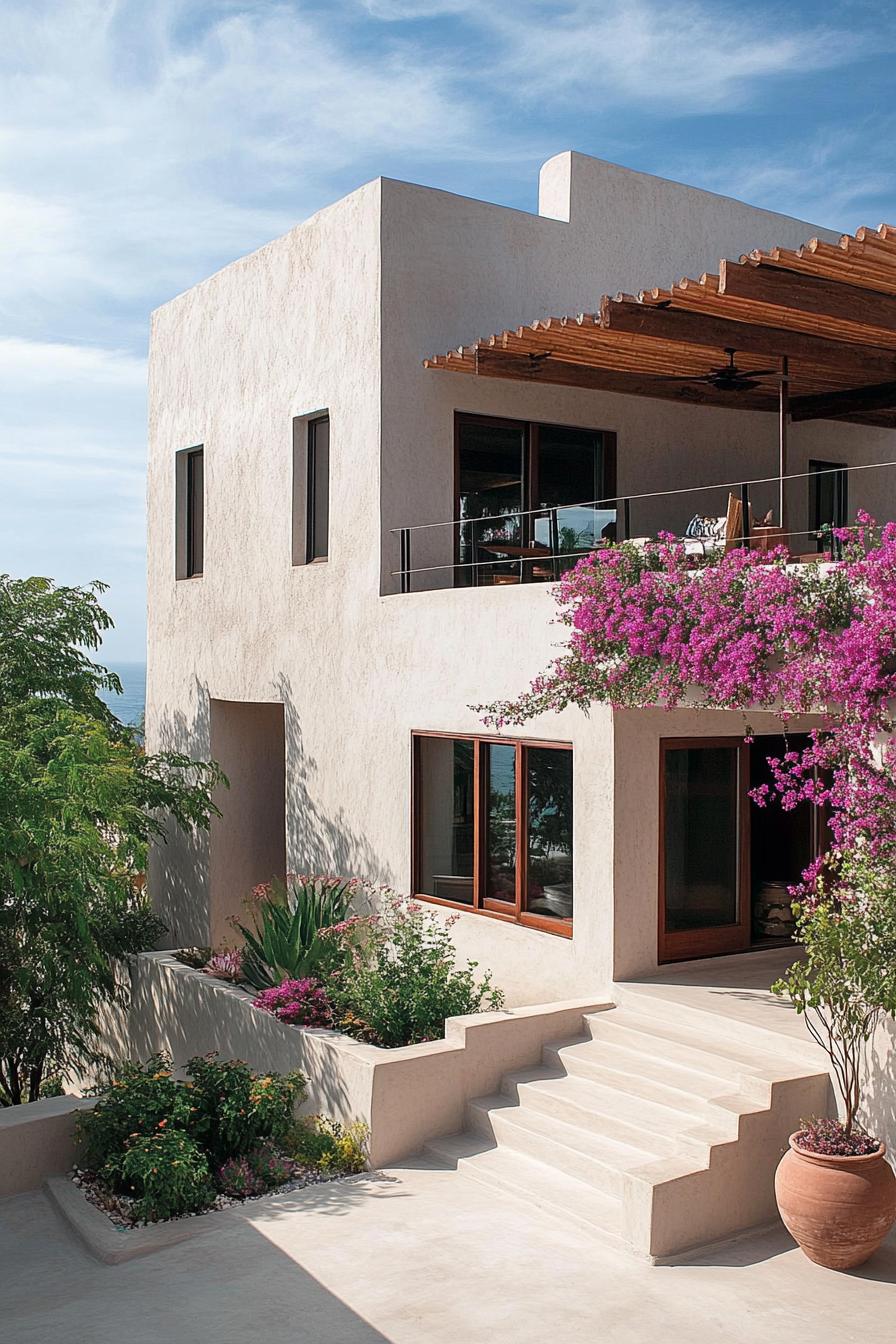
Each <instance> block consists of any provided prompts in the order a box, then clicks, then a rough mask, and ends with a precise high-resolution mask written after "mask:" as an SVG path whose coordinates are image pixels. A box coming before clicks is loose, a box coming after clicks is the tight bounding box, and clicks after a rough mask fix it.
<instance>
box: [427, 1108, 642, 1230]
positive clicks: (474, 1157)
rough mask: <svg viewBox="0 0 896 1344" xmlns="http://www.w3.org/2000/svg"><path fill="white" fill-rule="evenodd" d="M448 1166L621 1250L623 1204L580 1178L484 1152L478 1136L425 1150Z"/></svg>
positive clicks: (498, 1151)
mask: <svg viewBox="0 0 896 1344" xmlns="http://www.w3.org/2000/svg"><path fill="white" fill-rule="evenodd" d="M424 1152H425V1154H426V1155H427V1156H428V1157H431V1158H434V1159H435V1160H436V1161H437V1162H439V1163H441V1164H442V1165H444V1166H449V1167H456V1168H457V1170H458V1171H460V1172H463V1174H464V1175H465V1176H468V1177H470V1178H471V1179H472V1180H475V1181H478V1182H480V1183H481V1184H483V1185H486V1186H490V1187H491V1188H493V1189H497V1190H501V1191H503V1192H505V1193H507V1194H510V1195H514V1196H515V1197H516V1198H517V1199H521V1200H523V1201H525V1202H526V1203H527V1204H534V1205H535V1207H536V1208H540V1209H544V1210H545V1211H546V1212H547V1213H551V1214H553V1215H554V1216H556V1217H558V1218H561V1219H563V1221H565V1222H573V1223H575V1224H577V1225H578V1226H579V1227H582V1228H584V1229H585V1230H587V1231H588V1232H590V1233H592V1234H593V1235H595V1236H597V1237H599V1238H600V1239H601V1240H603V1241H606V1242H607V1243H608V1244H610V1245H614V1246H617V1247H619V1246H621V1244H622V1242H621V1236H622V1231H621V1222H622V1206H621V1204H620V1201H619V1200H618V1199H616V1198H614V1197H613V1196H611V1195H608V1194H606V1193H605V1192H603V1191H601V1190H597V1189H595V1188H594V1187H593V1186H591V1185H588V1184H586V1183H585V1182H584V1181H581V1180H579V1179H578V1178H577V1177H575V1176H568V1175H566V1174H565V1173H564V1172H562V1171H558V1170H557V1169H556V1168H555V1167H551V1166H546V1165H545V1163H543V1162H539V1161H538V1160H537V1159H536V1158H533V1157H529V1156H527V1155H526V1154H524V1153H521V1152H517V1151H514V1150H512V1149H509V1148H504V1147H483V1139H482V1138H481V1137H480V1136H479V1135H472V1134H470V1133H466V1134H451V1135H448V1136H447V1137H445V1138H439V1139H432V1140H431V1141H430V1142H429V1143H428V1144H427V1145H426V1147H425V1149H424Z"/></svg>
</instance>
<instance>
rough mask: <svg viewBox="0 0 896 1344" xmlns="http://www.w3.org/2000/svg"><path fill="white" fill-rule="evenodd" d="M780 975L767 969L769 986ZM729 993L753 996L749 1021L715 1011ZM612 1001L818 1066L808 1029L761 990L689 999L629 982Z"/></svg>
mask: <svg viewBox="0 0 896 1344" xmlns="http://www.w3.org/2000/svg"><path fill="white" fill-rule="evenodd" d="M779 971H780V967H776V968H774V969H772V968H770V969H769V971H768V980H769V983H771V981H772V980H774V979H775V978H776V976H777V974H778V973H779ZM731 995H735V996H737V997H738V998H743V997H745V998H746V999H748V1000H749V999H750V998H751V997H754V996H755V997H756V998H757V1005H756V1009H757V1010H756V1011H754V1012H753V1013H752V1014H751V1015H750V1016H749V1017H746V1016H745V1015H744V1014H742V1013H739V1014H737V1015H731V1014H730V1013H727V1012H725V1011H721V1010H720V1011H714V1009H724V1006H725V1004H726V1002H730V998H731ZM613 997H614V999H615V1001H616V1006H617V1008H618V1009H628V1010H630V1011H632V1012H634V1013H637V1014H638V1015H639V1016H641V1017H649V1018H651V1019H654V1020H657V1021H660V1022H668V1021H674V1022H677V1023H679V1024H680V1025H682V1026H692V1027H695V1028H697V1029H698V1030H700V1031H706V1030H707V1029H708V1030H710V1031H711V1033H712V1035H713V1037H714V1038H719V1037H729V1038H731V1039H732V1040H740V1041H746V1042H750V1043H752V1044H753V1045H758V1046H761V1047H762V1048H764V1049H766V1050H769V1051H771V1052H772V1053H774V1054H776V1055H780V1056H783V1057H784V1058H786V1059H789V1060H790V1061H792V1062H799V1061H802V1062H804V1063H810V1064H811V1063H813V1062H817V1060H818V1059H819V1056H820V1051H819V1047H818V1046H817V1045H816V1044H815V1043H814V1041H813V1040H812V1039H811V1037H810V1036H809V1033H808V1031H806V1030H805V1028H802V1027H800V1024H799V1020H798V1018H797V1017H796V1014H795V1013H794V1012H793V1009H792V1008H791V1007H790V1005H789V1004H788V1003H787V1001H786V1000H784V999H777V998H774V997H773V996H771V995H769V994H767V993H765V992H763V991H760V990H754V991H751V990H743V991H737V990H726V989H723V988H720V989H717V990H709V991H707V992H706V993H705V994H701V995H699V996H698V997H696V998H694V999H693V1000H689V999H687V998H685V997H683V996H682V995H681V994H678V995H676V994H675V993H670V992H669V991H666V992H664V991H663V987H662V985H661V984H656V983H649V984H641V983H639V982H638V981H628V982H623V983H622V984H617V985H614V987H613ZM749 1006H750V1005H748V1007H749ZM760 1009H761V1011H759V1010H760ZM778 1024H780V1026H779V1025H778ZM785 1028H786V1029H785Z"/></svg>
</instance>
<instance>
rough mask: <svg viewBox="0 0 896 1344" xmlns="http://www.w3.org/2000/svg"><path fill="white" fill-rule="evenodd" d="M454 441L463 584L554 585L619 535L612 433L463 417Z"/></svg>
mask: <svg viewBox="0 0 896 1344" xmlns="http://www.w3.org/2000/svg"><path fill="white" fill-rule="evenodd" d="M456 438H457V450H456V462H457V465H456V502H455V510H456V512H455V517H456V519H457V521H458V522H460V524H461V526H460V527H459V528H458V546H457V561H458V565H459V568H458V570H457V582H458V584H459V585H461V586H468V585H470V584H503V583H520V582H531V581H538V580H543V579H551V578H557V577H558V576H559V573H561V572H562V571H563V570H564V569H568V568H570V567H571V566H572V565H573V564H574V563H575V561H576V559H577V557H578V556H579V555H581V554H584V553H585V552H587V551H590V550H593V549H594V547H595V546H596V545H597V544H599V542H600V541H601V540H603V539H604V537H605V536H613V537H615V524H616V511H615V499H614V496H615V492H616V436H615V434H612V433H610V432H609V431H607V430H593V429H578V428H575V427H572V426H564V425H540V424H529V423H526V422H524V421H520V420H499V419H495V418H493V417H488V416H472V415H458V417H457V422H456ZM600 503H605V504H606V506H607V507H605V508H596V507H593V506H594V505H596V504H600Z"/></svg>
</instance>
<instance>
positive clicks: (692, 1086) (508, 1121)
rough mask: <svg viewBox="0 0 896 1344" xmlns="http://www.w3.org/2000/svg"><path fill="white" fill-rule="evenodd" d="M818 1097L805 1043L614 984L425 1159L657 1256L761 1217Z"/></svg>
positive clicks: (817, 1070)
mask: <svg viewBox="0 0 896 1344" xmlns="http://www.w3.org/2000/svg"><path fill="white" fill-rule="evenodd" d="M831 1105H832V1095H831V1088H830V1080H829V1077H828V1073H827V1071H826V1069H825V1066H824V1062H823V1060H822V1058H821V1056H820V1053H819V1052H818V1051H816V1050H815V1048H814V1047H813V1046H811V1044H810V1043H808V1042H807V1043H806V1044H805V1045H804V1044H803V1043H802V1042H800V1041H796V1040H792V1039H790V1038H787V1037H782V1036H780V1035H778V1034H777V1033H774V1032H772V1031H768V1030H765V1029H763V1028H759V1027H755V1026H752V1025H748V1024H745V1023H743V1022H739V1021H733V1020H731V1019H725V1018H720V1017H719V1016H717V1015H716V1014H713V1013H710V1012H704V1011H701V1010H698V1009H693V1008H690V1007H687V1006H684V1005H681V1004H675V1003H669V1002H668V1001H666V1000H662V999H656V998H652V997H650V996H649V995H643V994H639V993H637V992H636V991H635V990H632V991H631V992H627V991H626V990H624V989H623V988H622V987H620V991H619V994H618V995H617V1002H616V1006H614V1007H611V1008H608V1009H607V1010H604V1011H600V1012H596V1013H589V1014H587V1015H586V1016H585V1017H584V1018H583V1031H582V1034H581V1035H580V1036H577V1037H576V1038H575V1039H572V1040H564V1041H558V1042H555V1043H553V1044H551V1045H548V1046H546V1047H545V1049H544V1052H543V1057H542V1062H541V1064H540V1065H539V1066H537V1067H534V1068H530V1069H526V1070H524V1071H522V1072H517V1073H510V1074H508V1075H507V1076H506V1077H505V1078H504V1079H503V1082H502V1086H501V1091H500V1092H499V1093H497V1094H495V1095H493V1096H486V1097H479V1098H476V1099H475V1100H473V1101H471V1102H470V1103H469V1104H468V1107H467V1129H466V1130H465V1131H464V1132H463V1133H462V1134H457V1135H450V1136H447V1137H442V1138H438V1139H433V1140H432V1141H431V1142H430V1143H429V1144H427V1147H426V1153H427V1155H428V1156H429V1157H430V1158H435V1159H436V1160H437V1161H439V1162H440V1163H443V1164H449V1165H451V1166H455V1167H457V1168H458V1170H459V1171H462V1172H463V1173H464V1174H465V1175H466V1176H468V1177H470V1178H472V1179H475V1180H477V1181H480V1182H483V1183H485V1184H487V1185H490V1186H493V1187H497V1188H499V1189H501V1190H503V1191H506V1192H509V1193H512V1194H514V1195H516V1196H519V1197H520V1198H523V1199H525V1200H527V1201H529V1202H531V1203H534V1204H536V1205H538V1206H540V1207H542V1208H543V1209H545V1210H546V1211H548V1212H551V1213H554V1214H557V1215H559V1216H560V1217H562V1218H565V1219H569V1220H572V1221H573V1222H575V1223H577V1224H579V1225H581V1226H582V1227H584V1228H587V1229H588V1230H589V1232H591V1233H594V1234H596V1235H597V1236H599V1237H601V1238H604V1239H606V1240H608V1241H610V1242H612V1243H614V1244H616V1245H619V1246H624V1247H626V1248H628V1249H630V1250H632V1251H634V1252H636V1253H637V1254H639V1255H642V1256H646V1257H647V1258H649V1259H651V1260H654V1261H656V1260H664V1259H668V1258H671V1257H674V1256H675V1255H678V1254H681V1253H682V1252H684V1251H687V1250H690V1249H693V1248H695V1247H698V1246H703V1245H707V1244H709V1243H712V1242H714V1241H718V1240H722V1239H725V1238H728V1237H731V1236H734V1235H737V1234H738V1233H741V1232H743V1231H746V1230H747V1229H749V1228H752V1227H757V1226H761V1225H762V1224H765V1223H768V1222H770V1221H771V1220H773V1219H774V1218H775V1217H776V1210H775V1198H774V1171H775V1167H776V1166H777V1164H778V1161H779V1160H780V1157H781V1155H782V1153H783V1152H784V1151H785V1149H786V1147H787V1138H788V1135H789V1134H791V1133H792V1132H793V1131H794V1130H795V1129H796V1128H798V1126H799V1122H800V1120H801V1118H802V1117H803V1116H807V1115H812V1114H827V1113H829V1112H830V1109H831Z"/></svg>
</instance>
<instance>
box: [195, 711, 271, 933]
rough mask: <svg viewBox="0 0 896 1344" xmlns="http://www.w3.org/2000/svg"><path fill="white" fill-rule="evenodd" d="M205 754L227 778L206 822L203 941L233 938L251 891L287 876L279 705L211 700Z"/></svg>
mask: <svg viewBox="0 0 896 1344" xmlns="http://www.w3.org/2000/svg"><path fill="white" fill-rule="evenodd" d="M211 751H212V756H213V757H214V759H215V760H216V761H217V762H218V763H219V764H220V766H221V768H222V770H223V771H224V773H225V775H226V776H227V778H228V780H229V781H230V788H229V789H220V790H219V791H218V793H217V794H216V796H215V802H216V803H217V805H218V807H219V808H220V810H221V816H220V817H215V818H214V819H213V821H212V825H211V834H210V856H209V926H210V927H209V941H210V943H211V945H212V946H217V945H218V944H220V943H222V942H228V941H231V942H232V941H233V937H234V934H233V929H232V927H231V925H230V924H229V923H228V920H229V918H230V917H231V916H233V915H238V916H242V913H243V911H242V902H243V900H244V899H245V897H246V896H248V894H249V892H250V891H251V890H252V888H253V887H254V886H257V885H258V883H260V882H270V880H271V878H273V877H279V878H283V877H284V876H285V873H286V738H285V731H284V721H283V705H282V704H271V703H258V702H247V701H239V700H212V701H211Z"/></svg>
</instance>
